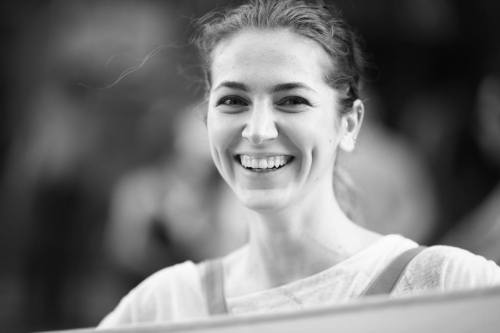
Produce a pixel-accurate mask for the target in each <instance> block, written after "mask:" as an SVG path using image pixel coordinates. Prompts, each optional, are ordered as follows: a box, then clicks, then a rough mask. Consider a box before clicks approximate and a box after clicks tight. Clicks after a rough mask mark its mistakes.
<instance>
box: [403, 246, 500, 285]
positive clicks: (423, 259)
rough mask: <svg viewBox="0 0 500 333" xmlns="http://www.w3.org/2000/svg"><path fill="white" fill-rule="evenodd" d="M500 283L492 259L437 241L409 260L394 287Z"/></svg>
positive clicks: (497, 270)
mask: <svg viewBox="0 0 500 333" xmlns="http://www.w3.org/2000/svg"><path fill="white" fill-rule="evenodd" d="M495 284H500V267H498V266H497V265H496V264H495V263H494V262H493V261H491V260H487V259H486V258H484V257H482V256H478V255H475V254H473V253H471V252H469V251H467V250H464V249H460V248H457V247H452V246H446V245H436V246H431V247H428V248H426V249H425V250H423V251H422V252H421V253H420V254H418V255H417V256H416V257H415V258H414V259H413V260H412V261H411V262H410V263H409V264H408V267H407V268H406V270H405V273H404V274H403V276H402V277H401V280H400V282H399V283H398V285H397V286H396V289H397V290H399V291H401V292H404V291H410V290H411V291H424V290H434V291H437V290H439V291H451V290H459V289H468V288H478V287H487V286H492V285H495Z"/></svg>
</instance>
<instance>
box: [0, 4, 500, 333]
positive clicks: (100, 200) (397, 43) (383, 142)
mask: <svg viewBox="0 0 500 333" xmlns="http://www.w3.org/2000/svg"><path fill="white" fill-rule="evenodd" d="M228 3H238V1H236V2H235V1H233V2H229V1H210V0H192V1H182V2H181V1H152V0H142V1H130V0H114V1H109V0H85V1H83V0H79V1H63V0H45V1H41V0H24V1H3V2H1V4H0V17H1V19H0V38H1V43H2V52H1V53H0V74H1V75H0V87H1V89H0V162H1V163H0V197H1V200H0V218H1V219H0V258H1V261H0V325H1V327H2V330H3V331H6V332H24V331H32V330H48V329H63V328H75V327H87V326H95V325H96V324H97V323H98V322H99V320H100V319H102V317H103V316H104V315H105V314H106V313H108V312H109V311H110V310H111V309H112V308H113V307H114V306H115V305H116V304H117V302H118V301H119V299H120V298H121V297H122V296H123V295H124V294H125V293H126V292H127V291H128V290H130V289H131V288H132V287H134V286H135V285H136V284H137V283H138V282H139V281H141V280H142V279H143V278H144V277H145V276H147V275H149V274H151V273H152V272H154V271H156V270H158V269H160V268H162V267H165V266H168V265H172V264H175V263H178V262H182V261H184V260H194V261H199V260H203V259H205V258H209V257H214V256H217V255H221V254H224V253H226V252H228V251H230V250H231V249H233V248H235V247H237V246H239V245H241V244H242V243H243V242H244V241H245V239H246V223H247V220H246V218H245V210H244V208H242V207H240V206H239V204H238V202H237V201H236V200H235V198H234V197H233V196H232V194H231V193H230V192H229V190H228V189H227V188H226V187H225V185H224V184H223V183H222V181H221V180H220V178H219V177H218V174H217V172H216V170H215V168H214V167H213V166H212V164H211V160H210V156H209V153H208V151H207V141H206V134H205V128H204V124H203V120H202V118H203V109H204V107H205V105H204V104H203V86H202V84H201V80H200V70H199V67H198V64H197V56H196V54H195V52H194V50H193V48H192V47H191V46H190V44H189V36H190V34H191V33H192V26H191V22H192V20H193V19H194V18H197V17H199V16H201V15H202V14H204V13H206V12H207V11H208V10H210V9H213V8H215V7H222V6H225V5H227V4H228ZM335 4H336V5H337V6H338V7H339V8H340V9H341V10H342V11H343V12H344V14H345V16H346V17H347V19H348V21H349V22H350V23H351V25H353V26H354V27H355V29H356V30H357V31H358V33H359V34H360V35H361V36H362V37H363V39H364V42H365V43H364V44H365V48H366V50H367V51H368V54H369V56H370V62H371V63H372V66H371V68H370V79H369V80H368V81H367V83H366V84H365V87H364V96H365V102H366V105H367V117H366V120H365V124H364V128H363V130H362V134H361V136H360V138H359V142H358V147H357V150H356V151H355V152H354V153H353V154H350V155H342V156H340V164H341V165H343V166H344V168H343V169H344V170H347V172H348V173H349V177H350V179H351V186H350V189H348V190H347V192H348V193H347V192H346V193H347V194H345V195H344V194H339V196H341V197H342V198H344V197H348V199H347V200H344V201H345V203H344V205H346V207H345V209H346V211H349V213H350V214H351V215H352V216H354V218H355V219H356V221H357V222H358V223H360V224H363V225H366V226H367V227H369V228H372V229H374V230H377V231H379V232H382V233H399V234H403V235H406V236H408V237H411V238H413V239H415V240H417V241H419V242H421V243H423V244H427V245H431V244H437V243H442V244H443V243H444V244H451V245H456V246H461V247H464V248H466V249H469V250H471V251H473V252H476V253H479V254H482V255H484V256H486V257H488V258H490V259H492V260H495V261H497V262H500V241H498V239H500V186H499V179H500V178H499V176H500V40H499V37H498V34H497V32H498V31H500V21H499V20H498V19H497V13H499V12H500V3H499V2H497V1H493V0H477V1H464V0H377V1H373V0H372V1H362V0H342V1H336V2H335ZM341 193H342V192H341ZM352 196H354V200H350V199H352ZM235 216H237V217H238V219H235Z"/></svg>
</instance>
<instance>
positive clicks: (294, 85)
mask: <svg viewBox="0 0 500 333" xmlns="http://www.w3.org/2000/svg"><path fill="white" fill-rule="evenodd" d="M222 87H226V88H231V89H236V90H241V91H244V92H248V91H249V90H250V89H249V88H248V87H247V86H246V85H245V84H243V83H241V82H236V81H223V82H221V83H220V84H219V85H218V86H217V88H215V90H218V89H220V88H222ZM292 89H306V90H309V91H313V92H316V90H314V89H312V88H311V87H309V86H307V85H305V84H303V83H300V82H289V83H280V84H277V85H275V86H274V87H273V88H272V89H271V92H273V93H276V92H280V91H286V90H292Z"/></svg>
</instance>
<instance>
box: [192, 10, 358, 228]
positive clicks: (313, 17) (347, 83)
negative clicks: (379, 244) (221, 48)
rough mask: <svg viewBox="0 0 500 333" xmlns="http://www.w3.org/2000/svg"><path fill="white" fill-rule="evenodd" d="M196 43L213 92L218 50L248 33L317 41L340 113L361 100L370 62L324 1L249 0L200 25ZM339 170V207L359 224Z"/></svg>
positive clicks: (206, 18) (336, 179)
mask: <svg viewBox="0 0 500 333" xmlns="http://www.w3.org/2000/svg"><path fill="white" fill-rule="evenodd" d="M195 23H196V25H197V31H196V33H195V35H194V38H193V42H194V44H195V46H196V47H197V49H198V52H199V55H200V56H201V60H202V66H203V73H204V76H205V85H206V89H207V92H208V91H209V90H210V87H211V84H212V82H211V72H210V68H211V65H212V61H213V58H212V57H213V51H214V49H215V48H216V47H217V45H218V44H219V43H220V42H221V41H223V40H224V39H227V38H229V37H231V36H232V35H234V34H236V33H238V32H240V31H243V30H245V29H251V28H253V29H262V30H274V29H288V30H291V31H293V32H295V33H297V34H299V35H302V36H304V37H307V38H309V39H312V40H314V41H316V42H317V43H318V44H319V45H321V47H322V48H323V49H324V50H325V51H326V53H327V55H328V56H329V58H330V61H331V65H332V66H330V68H331V70H330V72H329V73H325V81H326V83H327V84H328V85H330V86H331V87H332V88H334V89H336V90H337V91H338V92H339V93H340V94H339V95H340V99H339V104H340V112H341V113H348V112H350V111H351V110H352V106H353V103H354V101H355V100H357V99H358V98H360V86H361V82H362V79H363V76H364V72H365V66H366V61H365V57H364V55H363V52H362V50H361V46H360V40H359V38H358V37H357V35H356V34H355V33H354V31H353V30H352V29H351V28H350V27H349V25H348V24H347V22H346V21H345V20H344V18H343V17H342V15H341V13H340V11H339V10H338V9H337V8H335V7H334V6H332V5H328V6H327V5H325V4H324V2H323V1H306V0H249V1H248V2H247V3H245V4H243V5H241V6H239V7H236V8H233V9H228V10H226V11H217V10H214V11H212V12H210V13H208V14H206V15H204V16H203V17H201V18H200V19H199V20H197V22H195ZM338 169H339V168H338V166H336V167H335V174H334V184H333V188H334V192H335V193H336V197H337V200H338V201H339V205H340V206H341V207H342V209H343V210H344V212H345V213H346V215H347V216H349V217H350V218H351V219H359V218H360V215H359V214H358V213H359V211H358V209H357V207H356V201H355V199H354V198H355V196H356V193H355V191H354V187H353V186H352V181H351V180H350V178H349V176H348V175H347V174H346V173H345V172H343V171H341V170H338Z"/></svg>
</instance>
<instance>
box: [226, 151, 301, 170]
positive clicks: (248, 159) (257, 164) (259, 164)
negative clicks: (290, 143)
mask: <svg viewBox="0 0 500 333" xmlns="http://www.w3.org/2000/svg"><path fill="white" fill-rule="evenodd" d="M235 160H236V161H237V162H238V163H239V164H240V165H241V166H242V167H243V168H244V169H247V170H249V171H253V172H272V171H277V170H279V169H282V168H283V167H285V166H286V165H288V164H289V163H291V162H292V161H293V156H291V155H274V156H264V157H256V156H251V155H245V154H241V155H236V156H235Z"/></svg>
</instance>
